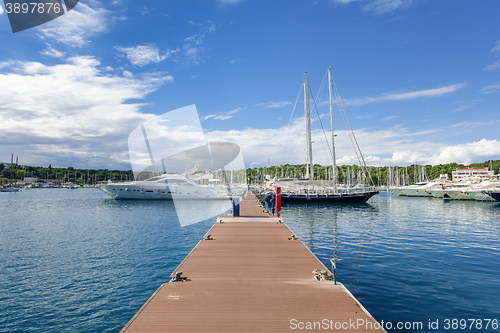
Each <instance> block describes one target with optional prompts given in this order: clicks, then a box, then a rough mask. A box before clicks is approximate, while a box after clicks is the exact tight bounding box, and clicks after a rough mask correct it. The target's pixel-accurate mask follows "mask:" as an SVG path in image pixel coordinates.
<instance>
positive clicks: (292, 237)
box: [288, 234, 299, 240]
mask: <svg viewBox="0 0 500 333" xmlns="http://www.w3.org/2000/svg"><path fill="white" fill-rule="evenodd" d="M298 239H299V237H297V236H295V235H294V234H292V235H291V236H290V237H289V238H288V240H298Z"/></svg>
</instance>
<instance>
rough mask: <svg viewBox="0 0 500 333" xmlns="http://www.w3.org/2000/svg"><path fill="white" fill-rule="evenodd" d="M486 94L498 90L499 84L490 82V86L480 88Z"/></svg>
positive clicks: (499, 89)
mask: <svg viewBox="0 0 500 333" xmlns="http://www.w3.org/2000/svg"><path fill="white" fill-rule="evenodd" d="M480 91H481V92H484V93H486V94H490V93H492V92H500V84H492V85H490V86H486V87H484V88H482V89H481V90H480Z"/></svg>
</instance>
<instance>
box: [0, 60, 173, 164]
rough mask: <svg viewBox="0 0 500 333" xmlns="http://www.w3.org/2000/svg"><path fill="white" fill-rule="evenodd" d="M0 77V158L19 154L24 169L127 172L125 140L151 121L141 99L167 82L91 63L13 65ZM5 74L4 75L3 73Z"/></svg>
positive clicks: (168, 77) (79, 61)
mask: <svg viewBox="0 0 500 333" xmlns="http://www.w3.org/2000/svg"><path fill="white" fill-rule="evenodd" d="M9 70H10V72H8V73H4V74H0V142H2V143H1V144H0V153H1V155H2V156H6V154H8V152H9V151H23V156H22V158H23V160H24V161H25V163H32V164H49V163H52V165H62V166H66V165H68V164H73V163H76V164H77V165H81V166H85V167H106V166H108V165H114V166H117V165H121V166H123V167H127V164H128V161H127V159H128V156H127V155H128V154H127V137H128V134H129V133H130V131H131V130H132V129H134V128H135V127H137V126H138V124H140V123H142V122H144V121H145V120H147V119H149V118H151V117H152V115H149V114H144V113H141V112H140V109H141V107H142V106H143V105H144V103H127V100H129V99H144V98H145V97H146V96H147V95H148V94H149V93H150V92H153V91H155V90H156V89H158V87H159V86H161V85H162V84H165V83H168V82H172V81H173V77H171V76H157V75H143V76H141V77H140V78H135V79H134V78H129V77H121V76H117V75H112V74H110V73H109V72H108V71H107V70H106V69H101V68H100V63H99V61H97V60H96V59H95V58H93V57H84V56H79V57H73V58H70V59H68V60H67V62H66V63H61V64H57V65H54V66H47V65H44V64H42V63H38V62H15V64H13V65H12V66H10V68H9ZM4 72H5V69H4Z"/></svg>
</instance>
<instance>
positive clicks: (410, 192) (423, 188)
mask: <svg viewBox="0 0 500 333" xmlns="http://www.w3.org/2000/svg"><path fill="white" fill-rule="evenodd" d="M442 184H443V183H435V182H423V183H418V184H415V185H410V186H404V187H400V188H399V190H400V193H398V194H399V195H401V196H407V197H431V196H432V194H431V190H432V189H434V188H438V187H441V186H442Z"/></svg>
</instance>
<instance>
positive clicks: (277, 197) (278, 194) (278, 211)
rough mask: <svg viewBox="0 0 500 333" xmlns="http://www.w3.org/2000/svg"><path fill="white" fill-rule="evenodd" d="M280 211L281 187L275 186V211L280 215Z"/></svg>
mask: <svg viewBox="0 0 500 333" xmlns="http://www.w3.org/2000/svg"><path fill="white" fill-rule="evenodd" d="M280 212H281V187H276V213H277V214H278V217H280Z"/></svg>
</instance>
